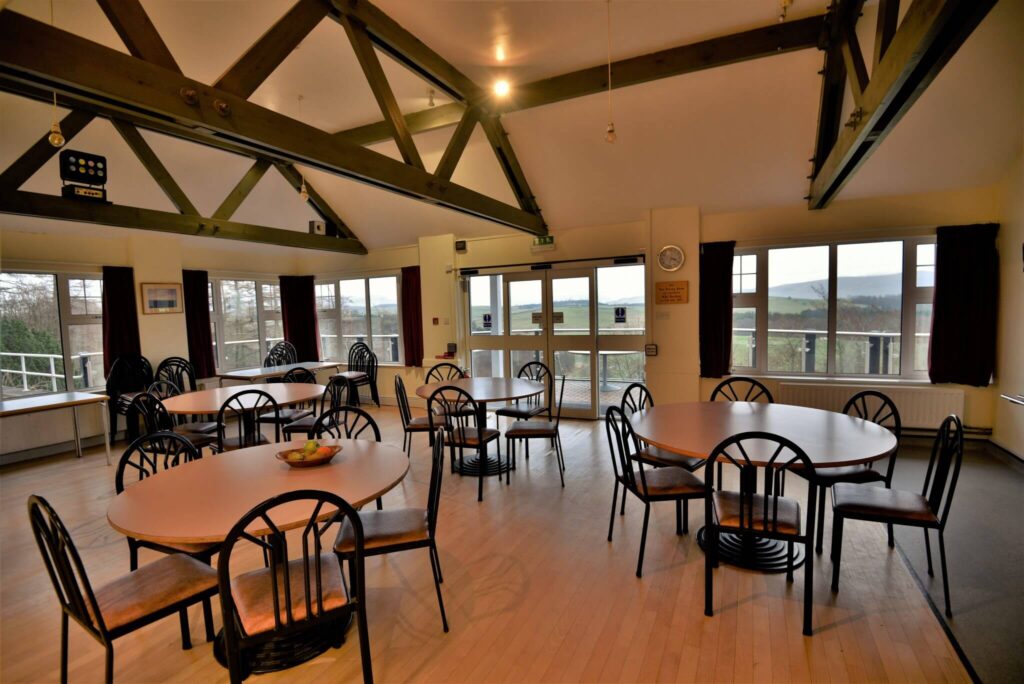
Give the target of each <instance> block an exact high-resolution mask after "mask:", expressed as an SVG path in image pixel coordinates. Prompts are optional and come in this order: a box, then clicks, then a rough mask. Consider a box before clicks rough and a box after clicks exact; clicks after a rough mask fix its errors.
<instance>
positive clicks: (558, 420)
mask: <svg viewBox="0 0 1024 684" xmlns="http://www.w3.org/2000/svg"><path fill="white" fill-rule="evenodd" d="M563 398H565V376H564V375H563V376H562V387H561V389H559V390H558V408H557V409H556V411H555V429H556V430H557V429H558V426H559V425H560V424H561V423H562V399H563Z"/></svg>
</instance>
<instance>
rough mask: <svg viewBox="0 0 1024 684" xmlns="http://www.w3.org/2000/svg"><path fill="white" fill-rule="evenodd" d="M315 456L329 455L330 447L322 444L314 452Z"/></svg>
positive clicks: (323, 456)
mask: <svg viewBox="0 0 1024 684" xmlns="http://www.w3.org/2000/svg"><path fill="white" fill-rule="evenodd" d="M314 455H315V456H316V457H317V458H327V457H328V456H330V455H331V447H326V446H322V447H320V448H319V449H317V450H316V453H315V454H314Z"/></svg>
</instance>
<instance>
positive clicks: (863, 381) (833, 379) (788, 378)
mask: <svg viewBox="0 0 1024 684" xmlns="http://www.w3.org/2000/svg"><path fill="white" fill-rule="evenodd" d="M730 375H733V376H736V375H742V376H744V377H748V378H755V379H757V380H775V381H778V382H806V383H811V384H821V385H835V384H840V385H902V386H905V387H930V386H931V385H932V384H933V383H932V382H931V381H930V380H928V379H927V378H901V377H888V378H886V377H871V376H850V375H774V374H770V373H744V372H743V370H742V369H737V370H736V371H735V372H732V373H730Z"/></svg>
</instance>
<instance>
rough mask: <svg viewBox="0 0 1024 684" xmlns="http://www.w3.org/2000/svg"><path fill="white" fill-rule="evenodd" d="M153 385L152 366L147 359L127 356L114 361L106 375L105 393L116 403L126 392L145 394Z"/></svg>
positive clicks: (132, 355) (135, 355) (138, 356)
mask: <svg viewBox="0 0 1024 684" xmlns="http://www.w3.org/2000/svg"><path fill="white" fill-rule="evenodd" d="M152 384H153V366H152V364H150V363H149V359H147V358H146V357H145V356H140V355H138V354H127V355H123V356H119V357H117V358H116V359H114V363H113V364H111V366H110V373H109V374H108V375H107V388H106V390H107V391H106V393H107V395H108V396H109V397H110V398H111V400H114V401H116V400H117V398H118V397H119V396H121V395H122V394H125V393H126V392H145V391H146V388H147V387H149V386H150V385H152Z"/></svg>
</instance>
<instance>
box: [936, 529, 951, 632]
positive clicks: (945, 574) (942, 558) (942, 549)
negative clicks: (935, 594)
mask: <svg viewBox="0 0 1024 684" xmlns="http://www.w3.org/2000/svg"><path fill="white" fill-rule="evenodd" d="M939 563H940V564H941V565H942V593H943V594H945V595H946V617H950V618H951V617H953V608H952V607H951V606H950V604H949V570H947V569H946V541H945V539H944V538H943V536H942V530H941V529H940V530H939Z"/></svg>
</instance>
